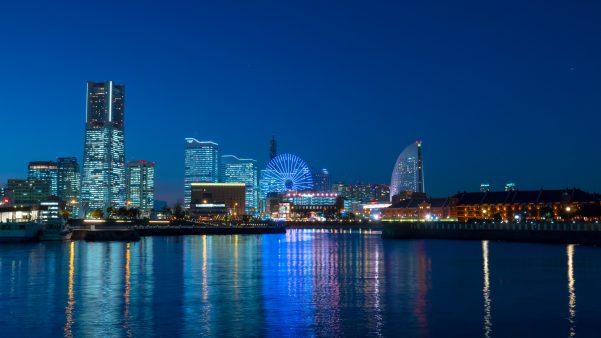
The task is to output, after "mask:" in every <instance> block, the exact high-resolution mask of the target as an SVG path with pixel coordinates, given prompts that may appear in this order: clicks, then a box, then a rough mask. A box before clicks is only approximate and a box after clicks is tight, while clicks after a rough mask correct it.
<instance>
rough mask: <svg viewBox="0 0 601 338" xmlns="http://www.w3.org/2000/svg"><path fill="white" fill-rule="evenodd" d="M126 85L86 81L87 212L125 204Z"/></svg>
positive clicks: (83, 195)
mask: <svg viewBox="0 0 601 338" xmlns="http://www.w3.org/2000/svg"><path fill="white" fill-rule="evenodd" d="M124 94H125V87H124V86H123V85H117V84H114V83H113V81H107V82H91V81H90V82H88V83H87V102H86V131H85V144H84V156H83V172H82V180H81V204H82V207H83V210H84V213H86V214H87V213H89V212H90V211H93V210H95V209H100V210H102V211H104V212H105V211H106V209H107V208H108V207H122V206H124V205H125V198H126V185H125V134H124V119H123V117H124V109H123V105H124V102H123V101H124Z"/></svg>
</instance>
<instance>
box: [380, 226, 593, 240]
mask: <svg viewBox="0 0 601 338" xmlns="http://www.w3.org/2000/svg"><path fill="white" fill-rule="evenodd" d="M382 237H383V238H385V239H459V240H491V241H511V242H533V243H559V244H583V245H601V224H599V223H593V222H560V223H558V222H553V223H552V222H548V223H547V222H523V223H503V222H497V223H495V222H491V223H459V222H390V223H385V224H384V225H383V231H382Z"/></svg>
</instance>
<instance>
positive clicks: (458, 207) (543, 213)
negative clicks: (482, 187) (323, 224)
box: [383, 189, 601, 222]
mask: <svg viewBox="0 0 601 338" xmlns="http://www.w3.org/2000/svg"><path fill="white" fill-rule="evenodd" d="M383 218H384V220H407V219H413V220H415V219H421V220H428V219H432V220H434V219H445V218H447V219H454V220H458V221H460V222H472V221H497V222H499V221H504V222H516V221H517V222H520V221H525V220H531V221H541V220H545V221H566V220H584V221H591V220H598V219H600V218H601V195H599V194H591V193H587V192H584V191H582V190H580V189H565V190H543V189H541V190H526V191H518V190H510V191H486V192H462V193H458V194H456V195H454V196H450V197H448V198H438V199H433V198H425V197H419V196H418V197H414V198H408V199H404V200H398V201H395V202H394V203H393V204H392V205H391V206H390V207H389V208H387V209H384V210H383Z"/></svg>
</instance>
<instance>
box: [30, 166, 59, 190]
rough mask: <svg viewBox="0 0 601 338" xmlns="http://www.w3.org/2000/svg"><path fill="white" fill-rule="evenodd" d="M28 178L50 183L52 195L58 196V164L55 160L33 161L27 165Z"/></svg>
mask: <svg viewBox="0 0 601 338" xmlns="http://www.w3.org/2000/svg"><path fill="white" fill-rule="evenodd" d="M27 179H29V180H44V181H48V184H50V195H52V196H58V165H57V164H56V162H53V161H33V162H29V165H28V166H27Z"/></svg>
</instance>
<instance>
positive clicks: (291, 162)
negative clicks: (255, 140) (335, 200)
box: [261, 154, 313, 192]
mask: <svg viewBox="0 0 601 338" xmlns="http://www.w3.org/2000/svg"><path fill="white" fill-rule="evenodd" d="M261 181H263V182H262V183H263V184H264V186H266V188H267V189H268V190H269V192H285V191H288V190H296V191H303V190H311V189H313V176H312V175H311V170H309V166H307V163H305V161H303V160H302V159H301V158H300V157H298V156H296V155H292V154H281V155H278V156H276V157H274V158H273V159H272V160H271V161H269V163H268V164H267V167H266V168H265V170H263V172H262V177H261Z"/></svg>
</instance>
